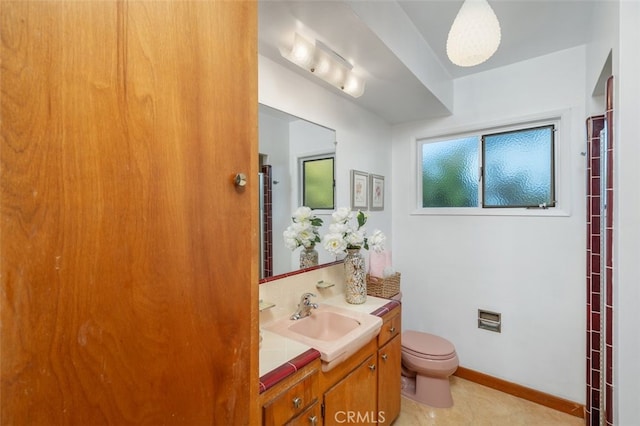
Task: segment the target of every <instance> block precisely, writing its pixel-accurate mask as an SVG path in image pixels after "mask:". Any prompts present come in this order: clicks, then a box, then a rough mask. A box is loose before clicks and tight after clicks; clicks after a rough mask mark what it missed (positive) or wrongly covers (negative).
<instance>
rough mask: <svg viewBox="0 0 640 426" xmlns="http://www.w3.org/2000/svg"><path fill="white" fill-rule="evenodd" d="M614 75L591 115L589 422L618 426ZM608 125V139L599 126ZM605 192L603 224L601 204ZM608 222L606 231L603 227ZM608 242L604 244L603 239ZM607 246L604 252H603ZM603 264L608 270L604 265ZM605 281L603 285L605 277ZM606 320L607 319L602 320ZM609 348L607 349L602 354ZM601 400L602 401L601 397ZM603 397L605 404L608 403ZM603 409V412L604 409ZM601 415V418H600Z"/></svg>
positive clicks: (588, 181) (588, 328)
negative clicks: (602, 106) (602, 108)
mask: <svg viewBox="0 0 640 426" xmlns="http://www.w3.org/2000/svg"><path fill="white" fill-rule="evenodd" d="M612 83H613V80H612V78H609V80H608V81H607V94H606V103H607V109H606V113H605V115H600V116H594V117H590V118H588V119H587V151H586V153H587V157H588V158H587V182H586V187H587V200H586V202H587V254H586V256H587V257H586V265H587V268H586V269H587V270H586V286H587V309H586V311H587V312H586V314H587V318H586V319H587V321H586V323H587V339H586V345H587V347H586V354H587V360H586V392H587V395H586V404H585V411H586V413H585V424H587V425H593V426H595V425H600V424H607V425H612V426H613V405H612V404H613V313H614V310H613V309H614V307H613V256H612V253H613V194H614V189H613V143H612V141H613V131H612V128H611V126H609V125H608V123H613V102H612V98H611V93H612V89H613V86H612ZM605 126H606V135H607V137H606V140H601V138H600V131H601V130H602V129H604V128H605ZM601 144H605V147H606V150H607V176H606V178H607V185H606V188H605V193H604V194H603V193H602V190H601V187H600V184H601V176H600V173H601V172H600V166H601V155H600V152H601V150H600V148H601ZM603 197H606V201H607V203H606V207H605V211H604V212H605V217H606V222H604V223H603V219H602V214H601V209H600V204H601V201H602V198H603ZM601 225H604V234H603V233H602V232H603V228H602V227H601ZM602 243H604V244H602ZM603 250H604V253H603V252H602V251H603ZM603 269H604V270H603ZM603 275H604V277H606V279H605V285H604V288H603V289H601V277H602V276H603ZM603 319H604V321H602V320H603ZM603 352H604V353H603ZM601 399H602V401H601ZM603 402H604V403H603ZM603 410H604V412H603ZM601 419H602V422H601Z"/></svg>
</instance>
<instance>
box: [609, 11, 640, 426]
mask: <svg viewBox="0 0 640 426" xmlns="http://www.w3.org/2000/svg"><path fill="white" fill-rule="evenodd" d="M619 22H620V31H619V40H618V45H619V48H618V50H617V51H614V87H615V89H614V112H613V113H614V122H615V125H614V142H613V143H614V156H615V157H614V161H615V176H614V185H615V192H614V232H615V235H614V245H615V246H614V259H613V262H614V268H615V269H614V270H615V276H614V294H615V296H614V297H615V300H614V303H615V306H614V312H615V320H614V339H615V341H614V393H615V395H614V401H615V405H616V411H615V412H614V420H615V423H616V424H618V425H621V426H631V425H637V424H640V361H639V360H640V186H639V183H640V167H639V166H638V164H639V162H640V124H639V123H640V57H639V55H638V46H640V2H638V1H635V0H634V1H621V2H620V15H619Z"/></svg>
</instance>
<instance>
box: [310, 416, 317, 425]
mask: <svg viewBox="0 0 640 426" xmlns="http://www.w3.org/2000/svg"><path fill="white" fill-rule="evenodd" d="M309 424H310V425H311V426H315V425H317V424H318V416H311V417H309Z"/></svg>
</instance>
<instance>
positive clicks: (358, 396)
mask: <svg viewBox="0 0 640 426" xmlns="http://www.w3.org/2000/svg"><path fill="white" fill-rule="evenodd" d="M376 370H377V366H376V355H371V356H370V357H369V358H367V359H366V360H365V361H364V362H363V363H362V364H360V366H358V368H356V369H355V370H353V371H352V372H351V373H349V374H348V375H347V376H346V377H345V378H344V379H342V380H341V381H339V382H338V383H337V384H336V385H335V386H334V387H332V388H331V389H329V390H328V391H327V392H325V394H324V423H325V424H327V425H333V424H342V423H351V424H359V425H362V424H367V425H368V424H376V421H377V411H376V405H377V404H376V389H377V382H378V372H377V371H376Z"/></svg>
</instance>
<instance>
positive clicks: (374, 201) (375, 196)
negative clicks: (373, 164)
mask: <svg viewBox="0 0 640 426" xmlns="http://www.w3.org/2000/svg"><path fill="white" fill-rule="evenodd" d="M369 179H370V182H369V188H370V191H371V192H370V193H369V210H384V176H380V175H373V174H372V175H369Z"/></svg>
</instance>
